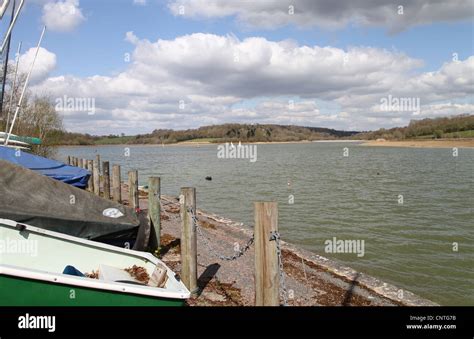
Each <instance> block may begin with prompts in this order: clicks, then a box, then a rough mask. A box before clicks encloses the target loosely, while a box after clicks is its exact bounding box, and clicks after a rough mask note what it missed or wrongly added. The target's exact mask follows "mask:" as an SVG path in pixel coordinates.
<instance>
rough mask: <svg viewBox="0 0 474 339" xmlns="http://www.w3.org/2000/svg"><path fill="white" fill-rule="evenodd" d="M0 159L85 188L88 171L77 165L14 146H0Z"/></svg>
mask: <svg viewBox="0 0 474 339" xmlns="http://www.w3.org/2000/svg"><path fill="white" fill-rule="evenodd" d="M0 159H3V160H6V161H8V162H11V163H13V164H16V165H19V166H23V167H26V168H28V169H30V170H33V171H35V172H37V173H40V174H43V175H46V176H48V177H50V178H53V179H56V180H59V181H62V182H64V183H66V184H69V185H73V186H76V187H79V188H85V187H86V185H87V181H88V180H89V177H90V172H89V171H87V170H85V169H83V168H79V167H74V166H69V165H66V164H64V163H62V162H59V161H56V160H51V159H48V158H44V157H40V156H38V155H34V154H30V153H27V152H24V151H21V150H19V149H18V150H17V149H14V148H9V147H5V146H0Z"/></svg>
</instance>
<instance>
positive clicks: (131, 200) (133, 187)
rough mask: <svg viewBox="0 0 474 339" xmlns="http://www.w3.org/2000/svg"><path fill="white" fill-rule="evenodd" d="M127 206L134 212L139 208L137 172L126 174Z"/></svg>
mask: <svg viewBox="0 0 474 339" xmlns="http://www.w3.org/2000/svg"><path fill="white" fill-rule="evenodd" d="M128 204H129V206H130V207H131V208H133V209H134V210H136V209H137V208H140V206H139V200H138V171H137V170H133V171H129V172H128Z"/></svg>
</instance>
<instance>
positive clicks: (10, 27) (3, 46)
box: [0, 0, 25, 54]
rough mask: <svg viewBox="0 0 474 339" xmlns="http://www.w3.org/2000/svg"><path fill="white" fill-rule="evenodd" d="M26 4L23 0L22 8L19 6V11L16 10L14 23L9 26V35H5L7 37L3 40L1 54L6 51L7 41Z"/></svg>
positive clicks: (0, 47)
mask: <svg viewBox="0 0 474 339" xmlns="http://www.w3.org/2000/svg"><path fill="white" fill-rule="evenodd" d="M24 3H25V0H21V2H20V6H18V9H17V10H16V13H15V15H14V16H13V21H12V23H11V24H10V26H8V30H7V33H5V37H4V38H3V43H2V46H0V54H3V50H4V49H5V44H6V43H7V39H8V38H9V37H10V35H11V33H12V29H13V27H14V26H15V23H16V19H18V15H19V14H20V11H21V8H22V7H23V4H24Z"/></svg>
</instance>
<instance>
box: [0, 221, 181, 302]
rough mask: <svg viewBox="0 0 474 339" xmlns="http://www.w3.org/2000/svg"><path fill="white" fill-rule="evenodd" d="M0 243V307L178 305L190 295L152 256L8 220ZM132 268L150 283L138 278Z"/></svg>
mask: <svg viewBox="0 0 474 339" xmlns="http://www.w3.org/2000/svg"><path fill="white" fill-rule="evenodd" d="M0 242H3V247H2V248H3V250H2V252H3V253H1V257H2V261H1V262H0V286H2V288H0V306H180V305H183V304H184V301H185V299H187V298H189V296H190V292H189V290H188V289H187V288H186V286H185V285H184V284H183V282H182V281H180V280H179V278H177V276H176V274H175V273H174V272H173V271H172V270H171V269H170V268H168V267H167V266H166V265H165V264H164V263H163V262H162V261H161V260H159V259H158V258H156V257H154V256H153V255H151V254H150V253H145V252H138V251H134V250H128V249H124V248H119V247H114V246H110V245H106V244H101V243H97V242H94V241H89V240H85V239H81V238H77V237H72V236H69V235H65V234H61V233H57V232H52V231H47V230H44V229H41V228H38V227H34V226H31V225H27V224H20V223H17V222H16V221H13V220H6V219H0ZM131 267H133V268H137V267H138V268H140V269H141V270H142V271H141V273H144V272H145V275H148V276H149V277H151V278H150V279H149V280H148V282H147V280H146V279H141V280H140V279H137V278H136V276H133V275H132V274H130V273H128V272H127V271H131V270H130V268H131ZM97 270H99V272H98V278H97ZM86 273H88V274H89V275H87V276H84V275H85V274H86ZM94 274H95V276H94ZM158 286H159V287H158Z"/></svg>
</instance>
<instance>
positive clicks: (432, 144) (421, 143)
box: [362, 139, 474, 148]
mask: <svg viewBox="0 0 474 339" xmlns="http://www.w3.org/2000/svg"><path fill="white" fill-rule="evenodd" d="M362 146H382V147H420V148H452V147H459V148H473V147H474V139H440V140H431V139H430V140H404V141H388V140H383V141H377V140H369V141H366V142H364V143H363V144H362Z"/></svg>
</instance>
